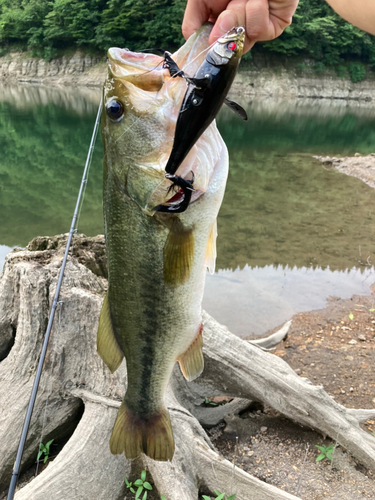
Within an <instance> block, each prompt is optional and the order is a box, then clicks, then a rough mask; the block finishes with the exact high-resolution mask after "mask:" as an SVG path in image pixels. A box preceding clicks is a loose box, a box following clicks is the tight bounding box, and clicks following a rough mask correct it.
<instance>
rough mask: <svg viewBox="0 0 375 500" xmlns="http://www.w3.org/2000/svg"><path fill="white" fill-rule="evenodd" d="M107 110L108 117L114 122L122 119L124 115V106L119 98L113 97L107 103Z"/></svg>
mask: <svg viewBox="0 0 375 500" xmlns="http://www.w3.org/2000/svg"><path fill="white" fill-rule="evenodd" d="M106 111H107V115H108V117H109V118H110V119H111V120H112V121H114V122H118V121H120V120H121V118H122V117H123V116H124V106H123V104H122V102H121V101H119V100H118V99H111V100H110V101H109V102H108V103H107V105H106Z"/></svg>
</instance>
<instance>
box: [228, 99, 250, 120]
mask: <svg viewBox="0 0 375 500" xmlns="http://www.w3.org/2000/svg"><path fill="white" fill-rule="evenodd" d="M224 102H225V104H226V105H227V106H228V108H230V109H231V110H232V111H234V112H235V113H236V115H238V116H239V117H241V118H242V119H243V120H245V122H246V121H247V113H246V111H245V110H244V109H243V107H242V106H240V105H239V104H238V102H234V101H231V100H230V99H225V101H224Z"/></svg>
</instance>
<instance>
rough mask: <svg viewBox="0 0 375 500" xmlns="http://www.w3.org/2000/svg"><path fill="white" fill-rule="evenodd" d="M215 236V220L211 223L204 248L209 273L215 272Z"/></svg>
mask: <svg viewBox="0 0 375 500" xmlns="http://www.w3.org/2000/svg"><path fill="white" fill-rule="evenodd" d="M216 237H217V222H216V219H215V222H214V223H213V225H212V228H211V232H210V236H209V237H208V243H207V249H206V260H205V265H206V266H207V268H208V272H209V273H210V274H214V272H215V264H216Z"/></svg>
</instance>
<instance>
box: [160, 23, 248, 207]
mask: <svg viewBox="0 0 375 500" xmlns="http://www.w3.org/2000/svg"><path fill="white" fill-rule="evenodd" d="M244 40H245V29H244V28H243V27H242V26H240V27H236V28H233V29H232V30H230V31H229V32H228V33H226V34H225V35H224V36H222V37H221V38H219V39H218V40H217V42H215V44H214V45H213V46H212V47H211V49H210V50H209V51H208V52H207V55H206V58H205V60H204V61H203V63H202V64H201V66H200V67H199V68H198V70H197V72H196V73H195V75H194V76H193V77H189V76H187V75H186V74H185V73H184V72H183V71H182V70H181V69H180V68H179V67H178V65H177V64H176V63H175V61H173V59H172V56H171V54H170V53H169V52H164V64H163V65H164V67H165V68H167V69H168V71H169V73H170V75H171V77H172V78H177V77H180V78H184V79H185V80H186V82H187V84H188V88H187V90H186V93H185V96H184V99H183V101H182V105H181V108H180V112H179V115H178V118H177V124H176V132H175V136H174V142H173V147H172V151H171V154H170V157H169V159H168V162H167V165H166V167H165V177H166V178H167V179H168V180H170V181H171V182H172V185H171V187H170V188H169V192H171V191H173V190H176V191H177V192H176V194H175V195H174V196H173V197H172V198H171V199H169V200H168V202H167V203H166V204H162V205H158V206H157V207H155V210H156V211H158V212H167V213H181V212H184V211H185V210H186V209H187V207H188V206H189V203H190V200H191V196H192V192H193V191H194V186H193V185H194V176H193V178H192V179H190V180H189V179H184V178H183V177H180V176H178V175H176V171H177V169H178V167H179V166H180V165H181V163H182V162H183V160H184V159H185V158H186V156H187V154H188V153H189V151H190V150H191V148H192V147H193V146H194V144H195V143H196V142H197V140H198V139H199V137H200V136H201V135H202V134H203V132H204V131H205V130H206V129H207V127H208V126H209V125H210V124H211V123H212V121H213V120H214V119H215V117H216V115H217V114H218V112H219V110H220V108H221V106H222V104H223V103H225V104H226V105H227V106H229V107H230V109H232V110H233V111H234V112H235V113H237V114H238V115H239V116H240V117H241V118H242V119H243V120H247V115H246V111H245V110H244V109H243V108H242V107H241V106H240V105H239V104H237V103H235V102H234V101H231V100H229V99H227V97H226V96H227V94H228V92H229V89H230V87H231V85H232V83H233V80H234V77H235V75H236V71H237V68H238V65H239V62H240V59H241V55H242V52H243V44H244Z"/></svg>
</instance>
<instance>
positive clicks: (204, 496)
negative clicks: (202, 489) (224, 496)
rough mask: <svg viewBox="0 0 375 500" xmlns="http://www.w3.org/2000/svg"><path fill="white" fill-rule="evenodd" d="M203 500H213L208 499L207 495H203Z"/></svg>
mask: <svg viewBox="0 0 375 500" xmlns="http://www.w3.org/2000/svg"><path fill="white" fill-rule="evenodd" d="M202 498H203V499H204V500H211V497H208V496H207V495H202Z"/></svg>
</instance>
